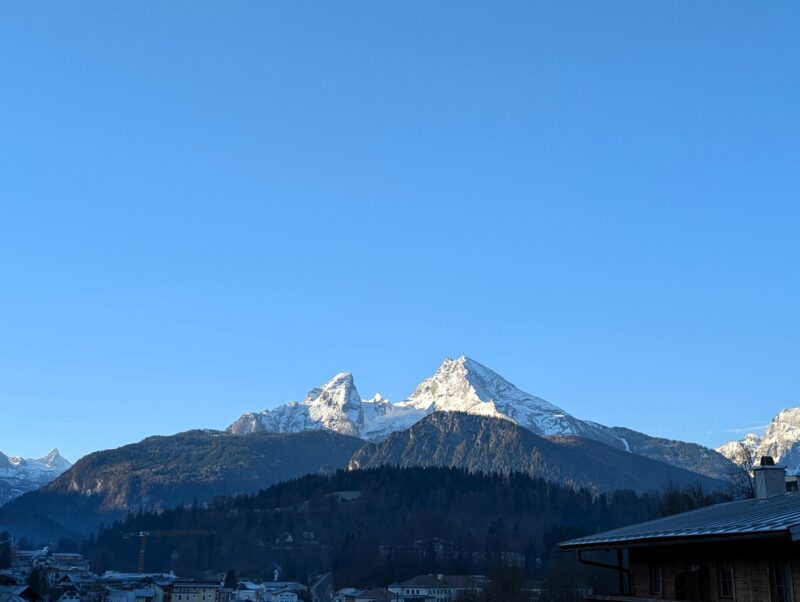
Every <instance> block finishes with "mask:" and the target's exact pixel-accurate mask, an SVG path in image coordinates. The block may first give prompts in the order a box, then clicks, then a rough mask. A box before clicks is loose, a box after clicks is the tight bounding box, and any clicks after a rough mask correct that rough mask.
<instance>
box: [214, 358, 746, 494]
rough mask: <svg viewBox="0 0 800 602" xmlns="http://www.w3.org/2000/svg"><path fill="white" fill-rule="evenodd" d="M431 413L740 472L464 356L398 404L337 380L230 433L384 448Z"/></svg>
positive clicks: (705, 471) (247, 417)
mask: <svg viewBox="0 0 800 602" xmlns="http://www.w3.org/2000/svg"><path fill="white" fill-rule="evenodd" d="M434 412H463V413H466V414H472V415H477V416H487V417H492V418H501V419H506V420H511V421H512V422H514V423H515V424H518V425H519V426H521V427H523V428H525V429H527V430H528V431H530V432H531V433H533V434H535V435H540V436H573V437H581V438H584V439H590V440H593V441H598V442H600V443H603V444H605V445H608V446H609V447H612V448H615V449H618V450H622V451H626V452H630V453H632V454H637V455H641V456H645V457H647V458H650V459H652V460H657V461H659V462H665V463H667V464H672V465H674V466H678V467H680V468H684V469H686V470H689V471H692V472H696V473H699V474H702V475H706V476H709V477H713V478H715V479H726V478H728V477H729V476H730V474H731V472H732V471H733V470H735V468H734V466H733V465H732V463H731V462H730V461H729V460H728V459H727V458H725V457H723V456H722V455H721V454H719V453H717V452H715V451H714V450H711V449H708V448H706V447H703V446H701V445H697V444H695V443H685V442H682V441H674V440H670V439H661V438H657V437H651V436H649V435H645V434H643V433H639V432H637V431H633V430H630V429H627V428H622V427H607V426H604V425H602V424H598V423H596V422H591V421H588V420H580V419H578V418H576V417H574V416H572V415H570V414H569V413H567V412H566V411H564V410H563V409H561V408H560V407H558V406H556V405H554V404H552V403H550V402H548V401H545V400H544V399H541V398H540V397H536V396H535V395H531V394H530V393H526V392H525V391H522V390H520V389H519V388H517V387H516V386H514V385H513V384H511V383H510V382H509V381H507V380H506V379H504V378H503V377H502V376H500V375H499V374H497V373H496V372H494V371H492V370H490V369H489V368H487V367H486V366H483V365H481V364H479V363H478V362H476V361H475V360H472V359H470V358H467V357H465V356H461V357H459V358H458V359H450V358H448V359H446V360H445V361H444V363H442V365H441V366H440V367H439V369H438V370H437V371H436V372H435V374H433V376H431V377H429V378H426V379H425V380H423V381H422V382H421V383H420V384H419V385H418V386H417V388H416V389H415V390H414V392H413V393H412V394H411V395H410V396H409V397H408V398H407V399H405V400H403V401H401V402H399V403H391V402H389V401H388V400H386V399H383V398H382V397H381V396H380V395H376V396H375V397H373V398H372V399H362V398H361V396H360V395H359V393H358V391H357V389H356V386H355V382H354V379H353V375H352V374H351V373H349V372H342V373H340V374H337V375H336V376H334V377H333V378H332V379H330V380H329V381H328V382H326V383H325V384H324V385H322V386H321V387H317V388H314V389H312V390H311V391H310V392H309V393H308V395H306V397H305V399H304V400H303V401H302V402H296V401H291V402H289V403H287V404H284V405H280V406H278V407H276V408H273V409H271V410H263V411H261V412H248V413H246V414H244V415H242V416H241V417H240V418H239V419H238V420H237V421H236V422H234V423H233V424H231V425H230V426H229V427H228V429H227V430H228V432H229V433H233V434H246V433H251V432H282V433H296V432H304V431H308V430H318V429H324V430H331V431H334V432H338V433H341V434H345V435H351V436H357V437H361V438H363V439H367V440H369V441H380V440H382V439H384V438H385V437H387V436H388V435H389V434H391V433H395V432H398V431H402V430H404V429H407V428H408V427H410V426H411V425H413V424H415V423H416V422H418V421H419V420H421V419H422V418H424V417H425V416H428V415H429V414H432V413H434Z"/></svg>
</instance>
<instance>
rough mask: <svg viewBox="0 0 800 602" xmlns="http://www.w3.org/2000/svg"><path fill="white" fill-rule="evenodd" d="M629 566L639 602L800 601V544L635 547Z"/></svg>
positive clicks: (782, 541)
mask: <svg viewBox="0 0 800 602" xmlns="http://www.w3.org/2000/svg"><path fill="white" fill-rule="evenodd" d="M627 565H628V571H629V572H628V579H627V581H628V583H627V584H626V585H627V586H628V587H627V589H628V591H627V592H626V593H627V594H629V595H630V597H634V598H640V599H645V598H646V599H651V600H652V599H655V600H704V601H707V602H800V598H798V596H800V544H792V543H791V542H787V541H786V540H785V539H774V538H769V539H742V540H738V541H728V542H724V543H722V542H716V543H699V542H698V543H691V544H689V543H684V544H662V545H654V546H643V547H632V548H630V549H629V550H628V563H627Z"/></svg>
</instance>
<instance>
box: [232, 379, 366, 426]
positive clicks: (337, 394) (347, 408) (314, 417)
mask: <svg viewBox="0 0 800 602" xmlns="http://www.w3.org/2000/svg"><path fill="white" fill-rule="evenodd" d="M363 425H364V410H363V408H362V403H361V397H360V396H359V394H358V390H357V389H356V385H355V380H354V379H353V375H352V374H351V373H350V372H340V373H338V374H337V375H335V376H334V377H333V378H331V379H330V380H328V381H327V382H325V384H323V385H322V386H319V387H314V388H313V389H311V390H310V391H309V392H308V393H307V394H306V396H305V398H304V399H303V401H302V403H299V402H297V401H290V402H288V403H285V404H283V405H280V406H277V407H276V408H273V409H271V410H263V411H261V412H247V413H245V414H242V416H241V417H240V418H239V419H238V420H237V421H236V422H234V423H233V424H231V425H230V426H229V427H228V431H229V432H231V433H234V434H237V435H241V434H245V433H252V432H258V431H269V432H276V433H297V432H300V431H307V430H317V429H328V430H332V431H336V432H338V433H342V434H343V435H352V436H358V435H359V434H360V432H361V428H362V427H363Z"/></svg>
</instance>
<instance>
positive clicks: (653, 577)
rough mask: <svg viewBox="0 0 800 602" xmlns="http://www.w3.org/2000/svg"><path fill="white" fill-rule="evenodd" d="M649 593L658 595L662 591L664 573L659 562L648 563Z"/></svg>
mask: <svg viewBox="0 0 800 602" xmlns="http://www.w3.org/2000/svg"><path fill="white" fill-rule="evenodd" d="M650 593H651V594H655V595H659V596H660V595H662V594H663V593H664V574H663V572H662V571H661V565H660V564H651V565H650Z"/></svg>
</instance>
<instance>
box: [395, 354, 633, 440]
mask: <svg viewBox="0 0 800 602" xmlns="http://www.w3.org/2000/svg"><path fill="white" fill-rule="evenodd" d="M397 405H398V406H399V407H406V408H414V409H417V410H420V411H424V412H425V413H426V414H431V413H433V412H466V413H467V414H476V415H479V416H490V417H494V418H506V419H508V420H512V421H513V422H516V423H517V424H519V425H520V426H524V427H525V428H527V429H528V430H530V431H532V432H533V433H535V434H537V435H579V436H587V437H590V438H595V437H591V436H590V433H591V434H596V433H597V432H598V431H600V430H602V429H604V428H605V427H601V426H600V425H597V424H594V423H591V422H585V421H581V420H578V419H577V418H575V417H573V416H571V415H569V414H568V413H567V412H565V411H564V410H562V409H561V408H559V407H558V406H555V405H553V404H552V403H550V402H548V401H545V400H544V399H541V398H540V397H536V396H534V395H531V394H530V393H526V392H525V391H522V390H520V389H518V388H517V387H516V386H514V385H513V384H511V383H510V382H508V381H507V380H506V379H504V378H503V377H502V376H500V375H499V374H497V373H496V372H494V371H492V370H490V369H489V368H487V367H486V366H483V365H481V364H479V363H478V362H476V361H475V360H472V359H469V358H468V357H465V356H461V357H459V358H458V359H454V360H453V359H450V358H447V359H446V360H445V361H444V363H443V364H442V365H441V366H440V367H439V369H438V370H437V371H436V373H435V374H434V375H433V376H431V377H429V378H426V379H425V380H423V381H422V382H421V383H420V384H419V386H417V388H416V390H415V391H414V392H413V393H412V394H411V396H410V397H409V398H408V399H406V400H405V401H401V402H400V403H398V404H397ZM603 439H604V440H608V441H611V440H612V439H613V440H614V441H616V442H617V443H618V444H619V443H620V442H619V439H618V437H616V436H611V435H609V436H608V437H603Z"/></svg>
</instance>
